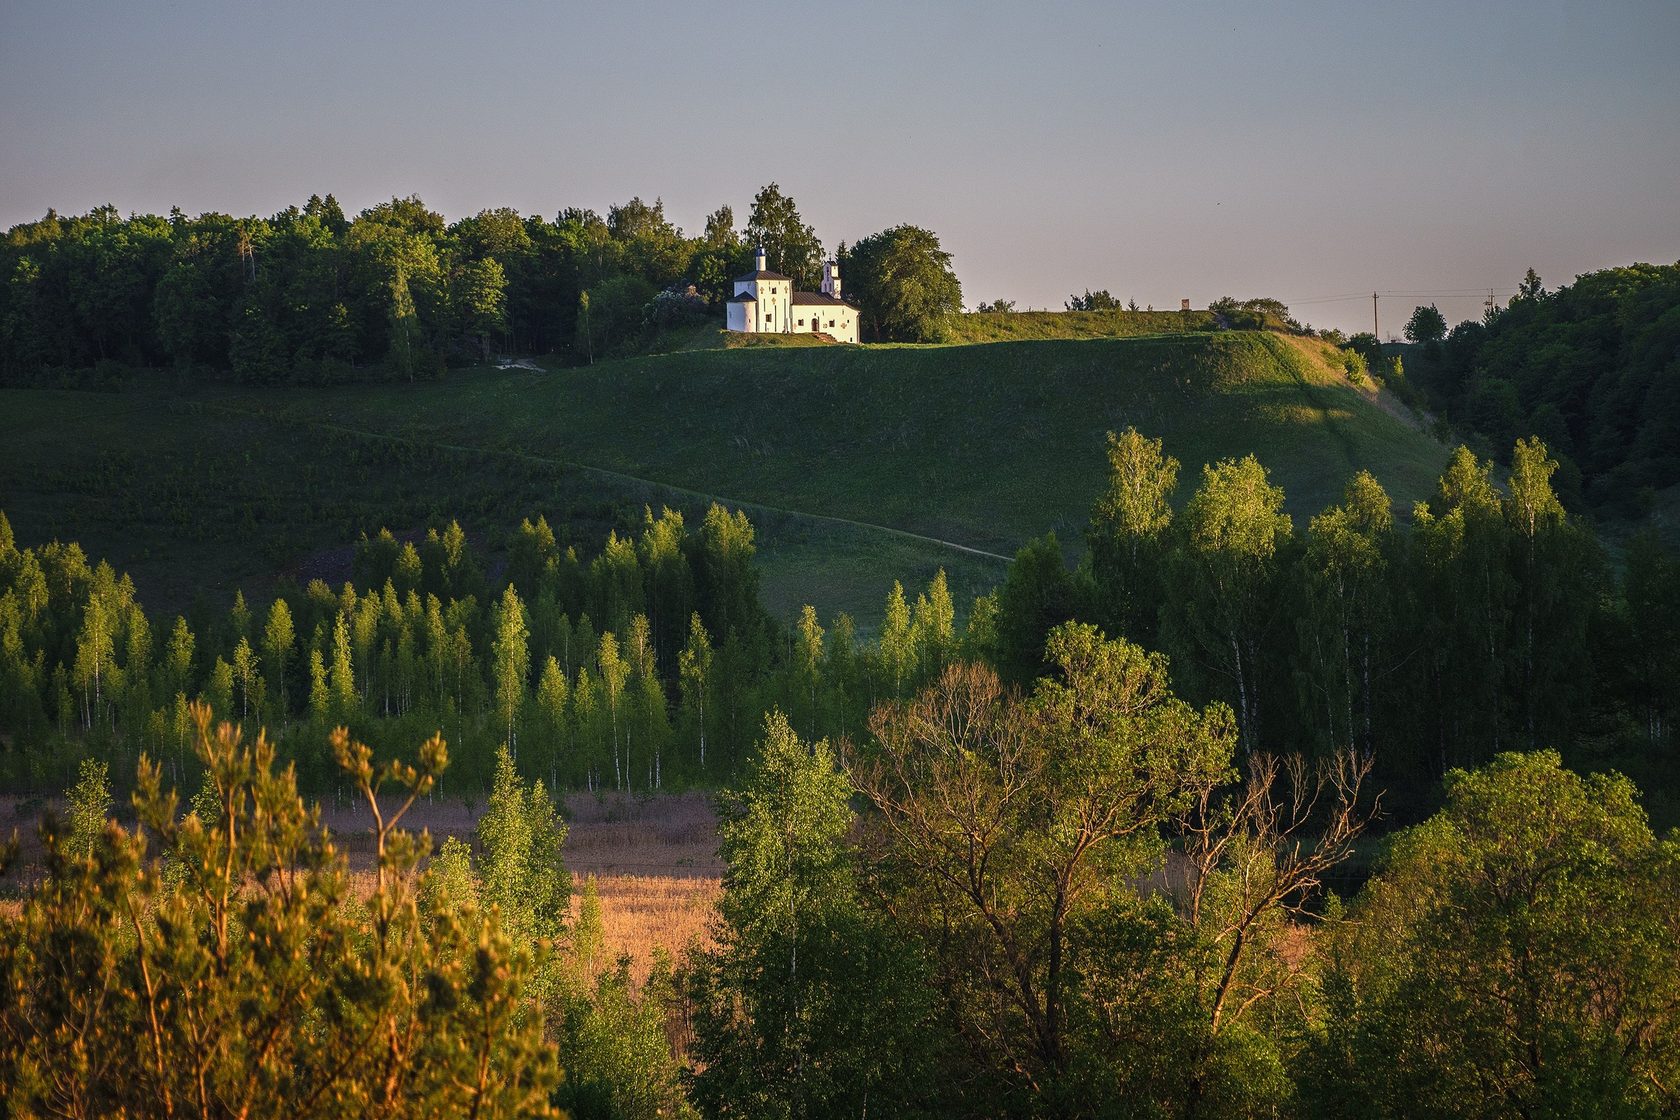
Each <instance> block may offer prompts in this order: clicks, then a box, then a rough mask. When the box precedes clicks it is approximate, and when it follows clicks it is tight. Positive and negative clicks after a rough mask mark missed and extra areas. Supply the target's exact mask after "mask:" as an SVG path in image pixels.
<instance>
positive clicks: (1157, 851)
mask: <svg viewBox="0 0 1680 1120" xmlns="http://www.w3.org/2000/svg"><path fill="white" fill-rule="evenodd" d="M1046 657H1047V659H1048V661H1049V662H1050V663H1051V665H1052V666H1053V667H1054V675H1053V676H1051V677H1047V678H1044V679H1041V680H1040V681H1039V682H1038V684H1037V687H1036V689H1035V691H1034V693H1033V696H1032V698H1031V699H1030V701H1022V700H1020V699H1019V698H1018V697H1017V696H1016V695H1015V694H1013V693H1011V692H1010V691H1008V690H1006V689H1005V688H1004V687H1003V686H1002V685H1001V683H1000V682H999V680H998V678H997V677H996V675H995V674H993V673H991V672H990V671H989V670H987V669H985V668H982V667H979V666H972V665H956V666H952V667H951V668H949V669H948V670H946V672H945V674H944V675H943V676H942V677H941V678H940V679H939V680H938V681H937V682H936V683H935V684H933V685H932V686H930V687H929V688H928V689H926V690H925V691H924V692H922V693H921V694H920V695H919V696H917V697H916V698H915V699H913V700H911V701H909V702H906V703H903V704H893V705H886V706H883V707H881V708H879V709H877V712H876V714H875V716H874V717H873V718H872V720H871V733H872V734H871V740H870V742H869V743H868V744H867V745H866V746H865V747H863V748H860V749H859V750H858V752H857V754H856V757H855V759H854V760H852V762H851V764H850V767H849V769H850V772H851V776H852V780H853V781H854V782H855V783H856V785H857V786H858V788H859V789H860V790H861V791H862V792H863V793H864V795H865V796H866V797H867V798H868V800H869V802H870V803H871V805H872V806H873V807H874V808H875V810H876V814H875V815H873V816H872V817H870V818H866V819H865V822H864V824H865V827H866V829H867V830H868V833H867V838H866V841H865V845H864V850H865V851H867V852H869V853H871V854H872V856H873V857H874V861H873V862H872V864H871V868H870V869H871V873H872V876H873V882H872V885H873V887H874V889H875V890H876V891H879V892H881V893H882V894H883V895H884V896H885V901H884V907H885V909H886V910H887V912H889V913H891V914H892V915H894V917H895V920H896V921H897V922H898V924H899V926H900V928H901V929H903V930H905V931H906V932H907V933H908V934H909V935H910V936H911V937H912V938H913V939H915V940H917V941H918V942H920V944H921V945H923V946H924V947H925V951H926V952H928V953H929V954H930V955H931V956H932V958H933V960H932V967H933V977H934V981H935V984H936V986H937V988H938V989H939V991H940V993H941V995H942V1002H943V1004H944V1007H945V1015H946V1016H947V1019H948V1021H949V1025H950V1027H951V1029H953V1030H954V1031H955V1032H956V1034H957V1035H958V1036H959V1037H961V1038H963V1039H964V1040H965V1041H966V1042H967V1043H968V1046H969V1047H970V1048H971V1049H970V1054H971V1059H972V1060H975V1061H978V1063H979V1064H980V1066H981V1070H983V1071H984V1072H983V1073H982V1074H981V1078H982V1080H981V1084H987V1083H989V1088H987V1089H980V1090H979V1091H981V1092H987V1091H989V1092H991V1093H996V1094H998V1095H999V1097H998V1098H997V1099H1002V1100H1015V1101H1016V1102H1017V1103H1016V1105H1015V1107H1021V1108H1024V1107H1027V1106H1025V1104H1024V1101H1022V1100H1020V1099H1019V1098H1016V1096H1015V1095H1016V1094H1025V1095H1029V1096H1030V1094H1032V1093H1034V1092H1038V1093H1044V1094H1047V1095H1048V1097H1049V1098H1050V1099H1051V1100H1058V1099H1059V1100H1062V1101H1063V1102H1065V1103H1064V1104H1062V1105H1060V1106H1056V1107H1062V1108H1063V1109H1064V1110H1066V1109H1068V1108H1070V1107H1072V1104H1071V1102H1073V1101H1075V1100H1078V1099H1079V1094H1078V1093H1077V1092H1075V1091H1073V1085H1072V1083H1071V1082H1070V1081H1069V1080H1068V1079H1069V1078H1070V1077H1073V1076H1075V1071H1076V1070H1077V1068H1078V1067H1079V1059H1078V1058H1077V1056H1076V1055H1077V1053H1078V1051H1079V1049H1080V1047H1081V1045H1082V1043H1081V1042H1080V1036H1079V1034H1078V1033H1077V1032H1076V1027H1075V1025H1074V1022H1073V1021H1072V1020H1071V1019H1070V1016H1072V1015H1073V1012H1072V1011H1071V1010H1070V1008H1077V1007H1079V1006H1080V1001H1081V997H1080V991H1081V980H1080V977H1081V976H1082V975H1083V974H1084V972H1085V970H1086V969H1087V968H1089V967H1093V966H1094V965H1095V963H1096V961H1097V959H1098V957H1094V956H1089V955H1088V954H1090V953H1094V952H1095V953H1100V952H1101V951H1102V950H1097V949H1095V948H1094V947H1093V946H1092V945H1091V944H1090V943H1089V942H1087V941H1086V940H1085V939H1083V938H1082V937H1081V936H1080V935H1079V934H1078V932H1077V928H1076V927H1078V925H1079V923H1081V922H1082V921H1084V920H1085V919H1086V918H1087V917H1089V916H1090V915H1092V914H1093V913H1095V912H1098V911H1100V910H1101V909H1102V908H1103V907H1104V906H1105V904H1106V902H1105V900H1107V899H1108V898H1110V897H1111V895H1112V894H1113V892H1114V891H1115V890H1116V889H1117V887H1118V886H1119V885H1120V884H1123V883H1126V882H1130V881H1134V880H1136V879H1137V878H1139V877H1141V876H1143V875H1146V874H1148V873H1149V872H1150V871H1151V870H1152V869H1153V868H1154V867H1155V866H1156V865H1157V863H1158V861H1159V859H1160V858H1161V846H1160V845H1161V842H1160V838H1159V836H1160V833H1159V830H1160V829H1161V828H1162V826H1163V825H1165V824H1167V823H1168V822H1170V821H1174V820H1177V819H1178V818H1179V817H1180V816H1181V815H1182V814H1185V813H1186V812H1188V811H1189V810H1190V809H1191V808H1192V806H1194V805H1196V804H1197V803H1198V800H1199V798H1200V797H1202V796H1204V795H1205V793H1206V791H1207V790H1209V789H1210V788H1212V787H1214V786H1217V785H1220V784H1222V783H1223V782H1225V781H1226V780H1227V779H1228V778H1229V776H1230V770H1229V767H1230V761H1231V757H1232V751H1233V750H1234V747H1235V734H1234V728H1233V726H1232V722H1231V718H1230V713H1229V711H1228V710H1226V709H1224V708H1223V706H1215V707H1213V708H1211V709H1208V710H1206V711H1203V712H1198V711H1196V710H1195V709H1193V708H1191V707H1190V706H1189V705H1187V704H1185V703H1183V702H1182V701H1180V700H1178V699H1176V698H1175V697H1174V696H1173V695H1172V694H1171V692H1170V690H1169V689H1168V685H1167V678H1166V661H1165V659H1164V658H1162V657H1161V656H1160V655H1158V654H1148V653H1146V652H1145V651H1143V650H1142V649H1140V648H1138V647H1137V646H1134V645H1132V644H1130V643H1127V642H1124V641H1117V642H1110V641H1107V640H1105V639H1104V638H1103V637H1102V636H1101V635H1100V634H1099V633H1098V632H1097V631H1096V629H1095V628H1094V627H1091V626H1085V625H1078V624H1072V625H1068V626H1064V627H1060V628H1058V629H1057V630H1055V631H1054V632H1053V633H1052V634H1051V636H1050V640H1049V643H1048V649H1047V653H1046ZM977 1072H979V1071H977ZM1064 1094H1065V1095H1064ZM1100 1096H1101V1094H1100V1093H1099V1094H1098V1097H1100ZM1098 1097H1092V1098H1089V1100H1090V1101H1094V1100H1096V1099H1098ZM1075 1111H1077V1109H1075Z"/></svg>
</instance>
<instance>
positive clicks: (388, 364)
mask: <svg viewBox="0 0 1680 1120" xmlns="http://www.w3.org/2000/svg"><path fill="white" fill-rule="evenodd" d="M758 245H763V246H764V247H765V249H766V251H767V253H768V254H769V257H770V261H771V267H773V268H775V269H777V270H778V271H781V272H785V273H787V274H789V275H791V276H792V277H793V278H794V280H795V281H796V283H797V284H798V285H799V286H800V287H801V288H803V289H808V290H812V291H815V290H816V288H817V286H818V282H819V280H820V276H821V269H822V260H823V257H824V251H823V246H822V243H821V242H820V241H819V240H818V239H817V236H816V234H815V232H814V231H813V229H812V228H811V227H810V226H809V225H808V224H806V222H805V221H804V219H803V218H802V217H801V215H800V213H799V210H798V208H797V206H795V204H794V201H793V200H792V199H791V198H789V197H788V196H787V195H785V194H784V193H783V192H782V191H781V189H780V188H779V187H778V186H777V185H776V184H775V183H771V184H769V185H767V186H766V187H764V188H763V190H761V191H760V192H759V193H758V195H757V196H756V198H755V199H754V202H753V206H752V209H751V211H750V214H749V216H748V219H747V222H746V225H745V227H744V229H738V228H737V226H736V221H735V216H734V212H733V210H732V209H731V208H730V207H729V206H722V207H719V208H718V209H717V210H716V211H714V212H713V213H712V214H710V215H709V216H708V217H707V219H706V222H705V227H704V229H703V231H702V232H701V233H700V234H699V235H697V236H688V235H685V234H684V233H683V231H682V230H681V229H679V228H677V226H675V225H674V224H673V223H672V222H671V221H670V219H669V218H667V217H666V215H665V209H664V205H663V203H662V202H661V201H660V200H658V199H656V200H654V202H652V203H651V204H650V203H646V202H643V201H642V200H641V199H640V198H632V199H631V200H630V201H629V202H626V203H624V204H623V205H619V206H612V207H609V208H608V211H607V213H606V215H605V216H602V215H600V214H597V213H596V212H595V211H593V210H587V209H578V208H568V209H565V210H562V211H561V212H560V213H559V214H558V215H557V216H556V217H555V218H554V219H553V220H552V221H550V220H548V219H546V218H544V217H541V216H538V215H522V214H520V213H518V212H517V211H515V210H511V209H507V208H502V209H496V210H485V211H482V212H480V213H478V214H475V215H473V216H472V217H470V218H464V219H461V220H459V221H456V222H446V221H445V220H444V218H443V216H442V215H441V214H439V213H437V212H436V211H433V210H431V209H429V208H427V207H426V205H425V204H424V203H423V202H422V201H421V200H420V199H419V198H418V197H409V198H393V199H392V200H391V201H390V202H385V203H380V204H378V205H375V206H371V207H369V208H367V209H366V210H363V211H362V212H361V213H360V214H358V215H356V216H355V217H353V218H352V217H349V216H347V215H346V214H345V212H344V209H343V207H342V206H340V205H339V203H338V201H337V200H336V199H335V198H334V197H333V196H332V195H330V194H329V195H327V196H326V197H325V198H322V197H320V196H311V197H310V199H309V200H308V201H307V202H306V203H305V204H304V205H303V206H302V207H298V206H291V207H288V208H286V209H285V210H283V211H281V212H280V213H278V214H274V215H272V216H271V217H268V218H258V217H246V218H236V217H233V216H231V215H227V214H220V213H204V214H199V215H197V216H196V217H189V216H188V215H186V214H184V213H182V212H181V211H180V210H179V209H176V210H172V211H170V213H169V214H168V215H167V216H158V215H152V214H131V215H129V216H128V217H126V218H125V217H123V216H122V215H120V214H119V213H118V212H117V210H116V208H115V207H112V206H101V207H98V208H96V209H94V210H92V211H90V212H89V213H87V214H84V215H77V216H70V217H66V216H62V215H59V214H57V213H56V212H49V213H48V214H47V215H46V216H45V217H44V218H42V219H41V220H40V221H36V222H28V223H24V224H22V225H18V226H14V227H12V229H10V230H9V231H7V233H6V236H5V238H4V240H3V241H0V278H3V279H4V281H5V283H4V284H0V381H3V382H9V383H14V384H16V383H39V382H43V381H45V382H51V383H62V382H72V383H87V382H89V381H92V382H101V381H105V380H110V379H114V378H117V377H119V376H122V375H123V373H124V372H125V371H129V370H135V369H153V370H164V369H172V370H178V371H187V372H188V373H189V374H191V375H193V376H199V377H203V376H218V377H220V376H229V377H232V378H233V379H235V380H238V381H242V382H249V383H281V382H301V383H311V384H318V383H329V382H337V381H345V380H352V379H366V378H380V377H392V378H399V379H413V378H417V377H436V376H440V375H442V374H443V372H444V371H445V370H446V368H447V367H448V366H449V365H450V364H462V363H477V362H483V361H485V360H487V359H488V358H489V357H490V356H491V355H492V354H493V353H504V354H531V355H557V356H559V357H561V358H562V359H563V360H566V361H575V362H583V361H594V360H595V359H597V358H602V357H609V356H613V355H615V354H623V353H630V352H637V351H639V350H640V349H643V348H645V347H647V346H648V345H650V344H651V342H652V340H653V339H654V338H655V337H656V336H657V335H658V334H659V333H660V332H662V331H666V330H671V329H676V328H681V327H684V326H688V327H693V326H696V325H698V324H701V323H710V322H712V321H713V320H716V324H717V325H718V326H721V324H722V303H723V301H724V300H726V299H727V298H728V297H729V295H730V294H732V291H733V289H732V286H731V281H732V280H733V278H734V277H735V276H737V275H739V274H741V273H743V272H745V271H747V270H749V269H750V268H751V254H752V250H753V248H754V247H755V246H758ZM837 255H838V256H839V258H840V260H841V264H842V275H843V281H845V282H846V283H847V287H846V289H845V291H846V292H847V294H848V296H850V297H852V298H854V299H856V300H858V301H859V302H860V306H861V309H862V312H863V322H864V325H865V328H866V330H867V331H868V332H869V336H870V337H872V338H881V339H893V340H904V341H924V340H926V339H927V338H931V337H932V336H933V335H934V334H936V333H937V332H938V330H939V325H940V323H941V321H942V320H943V318H944V317H945V316H947V315H949V314H953V313H955V312H957V311H960V310H961V307H962V294H961V288H960V286H959V285H958V283H957V280H956V276H955V274H954V273H952V271H951V268H950V255H949V254H948V253H945V252H944V251H943V250H941V249H940V247H939V239H938V237H937V236H935V235H934V234H932V233H931V232H929V231H927V230H923V229H919V228H917V227H914V226H908V225H900V226H895V227H893V228H892V229H889V230H885V231H882V232H880V233H877V234H874V235H872V236H870V237H866V238H864V239H862V240H860V241H859V242H857V244H856V245H854V246H852V248H851V249H849V250H848V249H847V248H846V246H845V245H844V244H842V245H841V246H839V249H838V253H837Z"/></svg>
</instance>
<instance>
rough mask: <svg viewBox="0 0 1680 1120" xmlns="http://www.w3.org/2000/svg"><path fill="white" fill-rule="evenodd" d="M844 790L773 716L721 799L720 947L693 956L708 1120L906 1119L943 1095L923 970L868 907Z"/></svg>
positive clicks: (810, 747)
mask: <svg viewBox="0 0 1680 1120" xmlns="http://www.w3.org/2000/svg"><path fill="white" fill-rule="evenodd" d="M850 794H851V784H850V783H849V782H848V781H847V779H846V775H845V774H844V773H843V772H841V771H840V770H838V769H837V768H836V760H835V757H834V753H833V751H832V750H831V748H830V747H829V744H828V742H827V741H826V740H823V741H819V742H816V743H807V742H803V741H801V740H800V739H799V737H798V736H797V735H795V734H794V731H793V729H792V727H791V726H789V724H788V721H787V719H786V718H785V717H783V716H782V715H781V714H780V713H772V714H771V715H769V716H767V717H766V718H765V723H764V737H763V740H762V741H761V743H760V745H759V752H758V755H757V757H756V759H755V762H754V766H753V769H752V771H751V772H750V774H749V776H748V778H747V780H746V782H745V783H744V784H743V785H742V786H741V787H740V788H738V789H736V790H733V791H730V792H727V793H725V794H724V796H723V798H722V801H721V804H722V809H723V820H722V823H721V824H720V826H719V833H720V839H721V847H722V853H723V856H724V860H725V862H726V865H727V869H728V870H727V872H726V875H725V879H724V893H723V897H722V899H721V900H720V901H719V904H718V919H719V921H718V929H717V939H718V945H717V947H716V948H715V949H711V950H707V951H704V952H701V953H700V954H699V955H698V956H697V957H695V958H694V959H693V962H692V964H691V966H690V967H691V971H690V974H689V976H688V977H687V979H686V985H687V987H688V989H689V991H690V993H691V998H692V999H693V1000H694V1005H695V1010H694V1031H695V1044H694V1050H695V1056H696V1057H697V1058H698V1059H699V1061H700V1063H702V1065H701V1068H700V1070H699V1071H698V1073H697V1074H696V1076H695V1080H694V1090H695V1099H696V1103H698V1104H699V1105H700V1107H701V1109H702V1111H703V1112H704V1113H705V1114H706V1115H709V1116H734V1115H741V1116H765V1117H796V1116H810V1115H832V1116H846V1115H858V1114H860V1113H861V1112H862V1111H864V1110H867V1109H875V1110H879V1111H882V1112H885V1113H887V1114H900V1110H901V1109H905V1108H906V1107H907V1106H908V1105H910V1104H911V1102H914V1101H916V1100H918V1099H923V1098H927V1097H930V1096H933V1095H935V1094H936V1093H937V1089H936V1088H935V1087H933V1086H930V1085H928V1084H926V1083H925V1081H924V1079H925V1078H926V1077H928V1076H929V1075H930V1074H931V1072H932V1071H931V1069H930V1068H928V1067H927V1066H926V1065H924V1064H923V1063H925V1062H926V1060H927V1057H928V1055H929V1052H930V1040H929V1034H930V1033H931V1025H930V1024H929V1023H928V1022H927V1021H926V1020H927V1019H928V1017H929V1015H930V1012H931V993H928V992H926V991H925V990H923V989H921V988H920V986H919V984H918V983H917V981H918V979H919V977H920V975H921V971H922V970H921V967H920V962H918V961H917V959H916V956H915V954H914V952H913V950H911V949H910V948H909V947H908V946H906V945H905V944H904V943H903V941H902V940H901V939H900V938H899V937H898V936H896V934H895V932H894V931H893V930H892V929H891V927H890V926H888V925H887V924H886V923H885V922H884V921H883V919H882V917H881V916H879V915H875V914H870V913H868V912H867V911H865V910H864V909H863V907H862V903H861V900H860V897H859V893H858V887H857V882H856V877H855V872H854V868H853V866H852V859H851V856H850V853H849V852H848V850H847V848H846V844H845V842H846V838H847V834H848V832H849V830H850V829H851V827H852V824H853V814H852V811H851V808H850V805H849V804H848V801H849V797H850Z"/></svg>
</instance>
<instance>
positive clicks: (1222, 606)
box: [1166, 455, 1293, 746]
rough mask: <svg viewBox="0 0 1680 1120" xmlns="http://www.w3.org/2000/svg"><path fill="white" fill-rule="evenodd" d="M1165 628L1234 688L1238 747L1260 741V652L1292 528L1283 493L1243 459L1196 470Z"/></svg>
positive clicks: (1273, 614) (1273, 615)
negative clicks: (1198, 476)
mask: <svg viewBox="0 0 1680 1120" xmlns="http://www.w3.org/2000/svg"><path fill="white" fill-rule="evenodd" d="M1178 525H1179V532H1180V538H1181V544H1180V547H1179V548H1178V549H1177V550H1176V552H1175V556H1174V561H1173V565H1172V570H1171V573H1170V575H1169V578H1170V579H1171V580H1172V581H1173V584H1174V587H1173V592H1172V594H1171V595H1170V597H1169V604H1170V606H1169V611H1168V614H1167V618H1166V625H1167V627H1168V629H1169V632H1170V633H1171V634H1172V635H1173V636H1174V641H1175V642H1176V643H1177V644H1179V645H1181V646H1185V647H1188V648H1189V649H1191V650H1193V651H1194V653H1195V657H1194V662H1193V663H1195V664H1198V665H1201V666H1205V667H1206V668H1207V670H1208V671H1211V672H1213V673H1215V674H1218V675H1219V676H1221V677H1223V678H1225V680H1227V681H1229V682H1230V684H1231V685H1232V686H1233V687H1234V691H1235V699H1236V710H1237V721H1238V727H1239V728H1240V729H1241V732H1242V736H1243V740H1244V743H1245V745H1250V746H1253V745H1255V744H1256V743H1257V737H1258V736H1259V734H1260V728H1259V723H1260V718H1261V710H1262V704H1261V688H1260V680H1259V678H1260V674H1261V672H1262V671H1263V664H1264V656H1263V650H1264V649H1265V647H1266V644H1267V642H1268V640H1269V637H1270V631H1271V629H1272V628H1273V627H1274V626H1275V625H1276V623H1277V621H1278V617H1279V613H1280V612H1279V607H1280V602H1281V600H1280V596H1279V594H1278V592H1279V590H1280V584H1281V580H1282V573H1283V570H1284V558H1283V557H1281V556H1280V555H1279V553H1280V552H1281V551H1282V550H1284V549H1286V548H1287V547H1288V546H1289V543H1290V539H1291V534H1292V533H1293V525H1292V523H1291V521H1290V517H1289V515H1288V514H1287V513H1285V512H1283V491H1282V489H1280V488H1279V487H1276V486H1273V485H1272V483H1271V480H1270V478H1269V476H1268V475H1267V473H1266V469H1265V468H1264V467H1262V466H1261V465H1260V462H1259V460H1257V459H1255V458H1254V456H1252V455H1249V456H1246V457H1244V458H1243V459H1241V460H1232V459H1226V460H1223V461H1221V462H1219V463H1216V464H1210V465H1208V466H1204V467H1203V468H1202V484H1201V486H1200V487H1199V488H1198V489H1197V490H1196V493H1195V494H1193V495H1192V496H1191V498H1190V501H1189V502H1188V503H1186V504H1185V507H1184V512H1183V515H1182V516H1181V517H1180V518H1179V521H1178Z"/></svg>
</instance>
